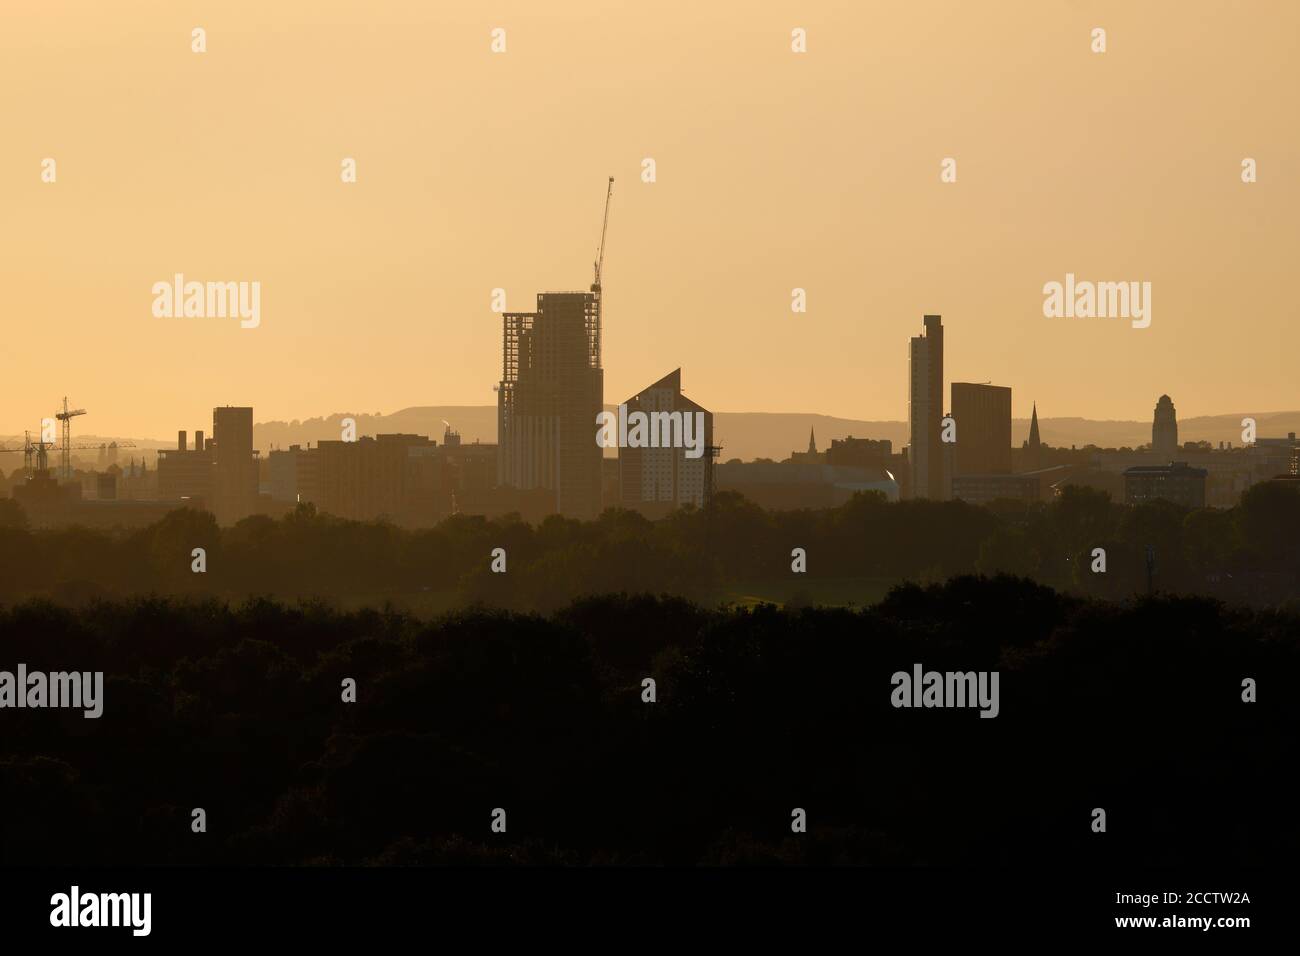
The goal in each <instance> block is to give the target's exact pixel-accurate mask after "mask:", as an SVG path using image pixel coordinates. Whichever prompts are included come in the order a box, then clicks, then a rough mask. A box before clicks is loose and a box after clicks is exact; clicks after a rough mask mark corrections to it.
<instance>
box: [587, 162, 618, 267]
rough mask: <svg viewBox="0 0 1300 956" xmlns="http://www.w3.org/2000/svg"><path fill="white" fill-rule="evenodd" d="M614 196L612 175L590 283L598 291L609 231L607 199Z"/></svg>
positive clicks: (606, 195) (607, 200) (606, 194)
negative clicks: (593, 277) (594, 276)
mask: <svg viewBox="0 0 1300 956" xmlns="http://www.w3.org/2000/svg"><path fill="white" fill-rule="evenodd" d="M613 196H614V177H613V176H610V177H609V188H608V189H607V190H606V192H605V222H604V223H603V224H602V225H601V227H600V247H599V248H598V249H597V250H596V281H595V282H593V283H592V285H591V290H592V291H593V292H599V291H600V270H601V269H602V268H603V267H604V265H605V234H606V233H607V232H608V231H609V201H610V199H611V198H613Z"/></svg>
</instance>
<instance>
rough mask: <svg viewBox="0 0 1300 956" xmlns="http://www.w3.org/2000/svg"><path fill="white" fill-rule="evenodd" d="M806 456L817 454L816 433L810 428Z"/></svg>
mask: <svg viewBox="0 0 1300 956" xmlns="http://www.w3.org/2000/svg"><path fill="white" fill-rule="evenodd" d="M808 454H810V455H815V454H817V432H816V431H815V430H814V429H813V428H812V427H811V426H809V428H808Z"/></svg>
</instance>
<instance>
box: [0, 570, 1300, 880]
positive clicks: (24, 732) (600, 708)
mask: <svg viewBox="0 0 1300 956" xmlns="http://www.w3.org/2000/svg"><path fill="white" fill-rule="evenodd" d="M19 662H22V663H25V664H26V665H27V667H28V669H29V671H32V670H44V671H58V670H78V671H86V670H103V671H105V672H106V679H105V684H104V694H103V715H102V717H100V718H99V719H97V720H96V719H85V718H83V717H82V715H81V713H80V711H54V710H38V709H23V710H15V709H3V710H0V730H2V731H3V733H0V806H2V807H3V808H4V812H3V813H2V814H0V864H27V863H41V864H54V863H78V864H87V863H88V864H99V863H104V864H131V863H204V864H217V863H236V864H243V863H257V864H310V865H329V864H340V863H348V864H352V863H385V864H435V863H454V862H488V863H495V862H501V863H507V862H510V863H683V864H690V863H718V864H729V863H768V862H771V863H871V864H889V863H901V864H960V865H969V866H976V867H989V866H994V865H1016V866H1033V865H1038V864H1046V863H1050V864H1051V865H1052V866H1053V867H1054V868H1060V867H1068V866H1071V865H1091V864H1098V865H1108V864H1135V863H1136V864H1196V865H1200V866H1211V865H1218V864H1224V865H1229V864H1231V865H1243V864H1245V865H1250V864H1256V863H1279V864H1286V865H1290V864H1291V863H1292V862H1293V860H1294V857H1295V854H1296V852H1297V851H1298V850H1300V818H1298V817H1297V816H1296V814H1295V812H1294V806H1293V796H1292V795H1293V789H1292V782H1291V768H1293V767H1294V766H1295V763H1296V759H1297V757H1300V753H1297V750H1298V748H1300V744H1298V741H1300V735H1298V734H1297V732H1296V731H1297V729H1300V727H1298V724H1300V698H1298V697H1297V695H1296V694H1295V693H1294V688H1295V687H1296V686H1297V682H1298V680H1300V617H1297V616H1296V615H1295V614H1287V613H1281V612H1277V611H1251V610H1248V609H1239V608H1229V607H1227V606H1225V605H1221V604H1218V603H1216V602H1212V601H1208V600H1204V599H1188V598H1181V599H1179V598H1164V597H1157V598H1154V599H1140V600H1138V601H1136V602H1133V603H1126V604H1122V605H1120V604H1114V603H1109V602H1096V601H1092V600H1090V599H1081V598H1074V597H1068V596H1063V595H1060V594H1058V593H1056V592H1053V591H1051V590H1050V589H1046V588H1043V587H1041V586H1039V585H1035V584H1033V583H1031V582H1028V581H1024V580H1017V579H1011V578H996V579H976V578H959V579H956V580H953V581H951V582H949V583H947V584H945V585H942V586H930V587H927V588H921V587H920V586H915V585H909V586H906V587H902V588H899V589H896V590H894V591H893V592H892V593H890V594H889V596H888V597H887V598H886V599H885V600H884V601H883V602H881V603H880V604H878V605H877V606H875V607H873V608H871V609H867V610H858V611H851V610H846V609H810V608H805V609H801V610H793V609H778V608H775V607H772V606H761V607H758V608H755V609H752V610H710V609H704V608H701V607H698V606H696V605H693V604H691V603H689V602H686V601H682V600H679V599H671V598H652V597H629V596H608V597H602V598H592V599H587V600H584V601H580V602H578V603H575V604H573V605H571V606H569V607H566V608H564V609H562V610H560V611H558V612H557V613H555V614H553V615H550V616H547V617H541V616H533V615H517V614H514V613H511V612H503V611H486V610H476V611H464V612H456V613H454V614H450V615H447V616H444V617H441V618H439V619H437V620H433V621H422V620H420V619H418V618H416V617H414V616H411V615H407V614H403V613H398V612H393V611H388V612H381V611H365V612H361V613H350V614H343V613H339V612H337V611H334V610H331V609H329V608H327V607H325V606H323V605H320V604H304V605H297V606H289V605H283V604H279V603H275V602H270V601H266V600H254V601H250V602H247V603H244V604H242V605H239V606H228V605H226V604H223V603H220V602H216V601H200V602H188V601H179V600H174V599H169V600H164V599H139V600H134V601H129V602H122V603H117V602H114V603H92V604H89V605H87V606H86V607H84V608H81V609H77V610H73V609H68V608H62V607H58V606H55V605H53V604H50V603H48V602H30V603H24V604H21V605H18V606H15V607H12V608H9V609H7V610H3V611H0V670H5V669H7V670H11V671H12V670H13V668H14V666H15V665H16V664H17V663H19ZM915 664H921V665H923V666H924V667H925V668H926V669H927V670H929V669H934V670H940V671H946V670H963V671H964V670H997V671H998V672H999V674H1000V685H999V686H1000V706H999V712H998V716H997V717H996V718H994V719H982V718H980V717H979V716H978V711H977V710H974V709H938V708H936V709H898V708H895V707H894V706H892V704H891V695H892V683H891V675H892V674H893V673H894V672H896V671H910V670H911V669H912V668H913V665H915ZM647 678H649V679H653V680H654V681H655V697H656V699H655V701H654V702H653V703H650V702H647V701H646V699H645V698H646V696H647V689H646V688H647V685H645V683H644V681H645V680H646V679H647ZM348 679H351V680H354V681H355V682H356V683H355V687H356V700H355V702H354V703H346V702H344V701H343V691H342V688H343V686H344V682H345V681H346V680H348ZM1246 679H1250V680H1253V681H1254V682H1255V683H1256V685H1257V694H1258V700H1257V702H1254V703H1248V702H1245V701H1244V700H1243V693H1244V691H1243V682H1244V681H1245V680H1246ZM196 808H202V809H203V810H204V812H205V815H206V832H203V833H196V832H194V830H193V826H192V823H193V820H194V817H193V810H195V809H196ZM496 808H501V809H503V810H504V811H505V813H506V817H505V821H506V831H505V832H504V833H494V832H493V831H492V829H491V822H492V812H493V810H494V809H496ZM795 808H801V809H803V810H804V811H805V812H806V814H807V821H808V828H807V832H806V833H799V834H796V833H794V832H792V829H791V821H792V811H793V810H794V809H795ZM1097 808H1101V809H1104V810H1105V812H1106V815H1107V816H1106V832H1105V833H1097V832H1094V831H1093V820H1094V815H1093V812H1094V810H1095V809H1097Z"/></svg>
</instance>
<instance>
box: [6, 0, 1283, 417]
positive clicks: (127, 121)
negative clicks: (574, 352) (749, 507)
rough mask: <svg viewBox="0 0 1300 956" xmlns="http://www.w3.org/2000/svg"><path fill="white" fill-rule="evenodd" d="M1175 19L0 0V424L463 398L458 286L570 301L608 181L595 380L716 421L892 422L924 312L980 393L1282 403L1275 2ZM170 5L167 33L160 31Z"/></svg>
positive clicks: (1024, 399) (354, 407)
mask: <svg viewBox="0 0 1300 956" xmlns="http://www.w3.org/2000/svg"><path fill="white" fill-rule="evenodd" d="M1179 9H1180V5H1178V4H1174V3H1144V4H1137V5H1135V4H1123V3H1097V4H1082V3H1029V2H1023V3H1019V2H1017V3H1000V4H997V5H995V6H993V7H992V8H986V7H983V6H981V7H976V6H974V5H968V4H960V3H955V2H954V3H918V4H909V5H906V6H904V7H880V8H874V7H871V8H868V7H865V6H863V5H859V4H854V3H847V2H845V3H825V4H817V5H814V6H811V7H809V6H807V5H800V4H772V5H763V6H761V7H755V6H753V5H748V4H740V3H723V4H714V5H709V6H707V7H700V6H698V5H693V4H687V3H676V2H668V3H656V4H653V5H647V6H646V7H644V8H636V7H629V8H628V9H625V10H624V9H620V10H619V11H618V12H617V15H616V16H615V15H614V14H612V13H611V12H610V11H608V10H607V8H606V6H605V5H602V4H599V3H594V2H593V3H586V2H564V3H555V4H548V5H546V8H545V10H542V9H540V8H538V7H536V5H533V4H525V3H503V4H500V5H497V6H496V7H494V8H493V9H492V10H490V11H483V10H478V9H473V8H467V9H461V10H457V9H443V8H441V7H432V6H430V5H428V4H424V3H416V2H400V3H392V4H386V5H385V6H384V8H383V10H382V12H380V13H376V12H375V11H371V10H368V9H365V8H363V7H361V6H359V5H344V4H323V5H322V4H320V3H310V4H309V3H305V2H298V0H293V2H282V3H276V4H274V5H262V4H257V3H252V2H235V3H229V4H223V5H222V6H221V7H219V8H208V7H205V6H203V5H195V4H180V5H177V4H171V3H163V2H143V3H137V4H133V5H131V6H130V7H128V8H111V9H110V8H98V7H93V6H82V5H64V4H53V5H44V6H40V7H25V8H24V9H23V10H22V11H21V12H14V13H10V14H8V15H7V16H6V26H5V30H4V32H3V34H0V79H2V80H3V81H4V82H3V88H4V90H5V91H6V92H5V93H4V94H3V97H4V107H3V112H4V115H5V116H6V138H5V139H6V145H5V148H4V149H3V150H0V183H3V184H4V185H3V190H4V193H3V201H4V203H5V207H6V210H7V215H6V218H7V219H8V220H9V221H10V222H11V223H13V222H18V223H22V224H23V225H22V228H21V229H9V230H5V231H4V232H3V234H0V257H2V258H3V261H4V262H5V264H6V274H7V276H9V279H10V281H8V282H7V283H6V291H7V296H8V302H7V307H8V312H9V314H10V315H11V316H13V317H15V320H14V321H11V322H9V323H7V326H6V329H7V347H8V351H9V353H10V354H11V355H12V356H21V357H25V358H26V359H27V360H25V361H22V362H11V363H10V365H9V367H8V368H7V369H6V373H5V375H4V376H3V379H0V410H2V413H0V433H5V434H21V432H22V431H23V430H25V429H28V428H36V427H37V426H38V424H39V419H40V418H41V417H42V416H46V415H49V414H51V413H52V411H53V408H54V405H55V403H56V402H57V401H58V400H59V399H60V397H61V396H62V395H64V394H68V395H70V396H71V398H72V400H73V401H74V402H75V403H76V404H78V405H83V406H85V407H87V408H89V409H90V410H91V413H92V416H93V418H92V417H89V416H88V418H87V419H85V420H84V421H85V423H86V424H85V426H84V427H85V428H86V429H89V430H90V431H93V432H94V433H96V434H102V435H128V436H137V437H158V438H165V437H167V436H169V435H171V434H174V433H175V431H176V429H177V428H178V427H183V426H188V427H190V428H194V427H197V426H199V425H202V424H203V423H204V422H205V421H210V419H211V409H212V407H213V406H214V405H216V404H224V403H227V402H229V403H232V404H245V405H253V406H255V407H256V409H257V419H258V421H271V420H285V421H289V420H292V419H295V418H298V419H302V418H308V417H311V416H320V415H328V414H331V413H333V412H339V411H349V410H351V411H360V410H364V411H368V412H370V411H384V412H393V411H396V410H399V409H402V408H406V407H413V406H427V405H489V404H493V403H494V401H495V396H494V395H493V393H492V385H493V384H494V383H496V382H497V381H498V380H499V378H500V373H501V366H500V342H501V318H500V316H499V315H498V314H496V313H494V312H492V311H491V309H490V303H491V296H492V291H493V290H494V289H497V288H501V289H504V290H505V291H506V295H507V303H508V304H507V307H508V308H509V309H511V310H525V309H531V308H532V307H533V302H534V296H535V293H536V292H538V291H542V290H549V289H583V288H586V286H587V284H588V283H589V282H590V272H591V261H592V258H593V254H594V250H595V247H596V245H597V242H598V240H599V229H600V221H601V213H602V201H603V199H604V195H603V188H602V187H603V183H604V181H605V178H606V177H607V176H610V175H612V176H614V177H616V179H617V181H618V185H617V189H616V193H615V196H614V200H613V203H612V210H611V217H610V230H609V240H608V252H607V260H606V267H605V285H604V289H605V294H604V356H603V366H604V369H605V379H606V380H605V383H604V396H605V399H606V401H607V402H616V401H619V400H621V399H622V398H623V397H626V396H628V395H631V394H634V393H635V392H636V391H637V390H639V389H641V388H642V387H644V386H645V385H646V384H647V383H649V382H653V381H656V380H657V379H659V378H660V377H661V376H662V375H663V374H664V373H665V372H666V371H668V370H670V369H672V368H676V367H678V366H681V367H682V368H683V374H684V380H685V383H686V388H687V390H688V392H689V394H690V395H691V397H692V398H694V399H696V400H697V401H699V402H701V403H703V404H704V405H705V406H707V407H709V408H712V409H717V410H720V411H756V412H763V411H769V412H806V413H814V412H815V413H821V414H827V415H835V416H841V417H845V418H855V419H863V420H869V421H902V420H905V419H906V418H907V362H906V339H908V338H909V337H910V336H912V335H914V334H916V325H917V322H918V317H919V316H921V315H922V314H926V313H935V314H942V315H943V316H944V324H945V328H946V335H947V350H946V351H947V355H948V357H949V358H948V362H949V364H948V368H947V370H946V378H947V379H949V380H950V381H971V382H985V381H992V382H994V383H995V384H999V385H1006V386H1010V387H1012V388H1013V403H1014V404H1013V409H1012V411H1013V414H1014V415H1015V416H1016V417H1017V418H1022V419H1023V418H1028V417H1029V414H1030V411H1031V408H1032V403H1034V402H1037V405H1038V408H1039V411H1040V413H1042V414H1051V415H1059V416H1082V417H1087V418H1094V419H1123V420H1143V419H1147V418H1148V417H1149V415H1150V413H1151V409H1152V406H1153V404H1154V401H1155V399H1156V397H1157V396H1159V395H1160V394H1162V393H1168V394H1170V395H1172V396H1174V398H1175V400H1176V401H1177V403H1178V410H1179V415H1180V417H1183V418H1191V417H1195V416H1198V415H1209V414H1226V413H1229V412H1237V411H1241V412H1255V413H1258V414H1263V413H1267V412H1270V411H1279V410H1284V409H1288V408H1292V407H1294V406H1295V404H1296V402H1295V399H1294V388H1293V386H1292V379H1291V376H1290V375H1289V374H1288V368H1287V366H1286V365H1285V364H1284V361H1283V357H1284V356H1287V355H1290V354H1292V353H1293V352H1294V351H1295V349H1296V347H1297V346H1298V345H1300V331H1297V322H1296V321H1295V319H1296V315H1295V304H1294V301H1293V297H1291V296H1290V295H1289V292H1288V288H1289V286H1288V281H1289V267H1290V265H1291V259H1292V252H1293V250H1292V248H1291V246H1292V243H1293V239H1294V222H1295V221H1296V218H1297V212H1298V211H1300V210H1298V209H1297V205H1298V204H1297V189H1296V186H1295V182H1296V177H1295V176H1294V170H1295V164H1296V160H1297V155H1298V152H1300V151H1298V150H1297V145H1300V144H1298V142H1297V136H1298V135H1300V134H1297V131H1296V129H1295V126H1294V124H1293V123H1290V122H1286V121H1284V118H1286V117H1289V116H1292V115H1295V113H1296V112H1297V110H1296V107H1297V102H1296V100H1297V93H1296V91H1297V90H1298V89H1300V83H1297V82H1296V80H1297V77H1296V70H1297V67H1296V63H1297V57H1296V54H1297V52H1300V51H1297V45H1300V44H1298V41H1297V37H1300V10H1298V9H1297V8H1295V7H1293V6H1289V5H1274V6H1273V7H1271V8H1270V9H1269V11H1268V17H1269V18H1270V22H1271V23H1272V24H1273V25H1272V27H1271V28H1269V29H1266V30H1261V29H1260V28H1259V24H1258V23H1257V22H1255V21H1256V19H1257V14H1256V13H1252V12H1249V11H1245V10H1242V9H1240V8H1237V7H1233V6H1223V7H1214V8H1209V9H1205V10H1202V11H1200V12H1199V13H1198V15H1197V16H1183V15H1178V11H1179ZM70 14H72V15H70ZM376 16H380V17H382V19H383V23H382V28H381V26H380V25H379V24H377V23H376V21H375V19H374V18H375V17H376ZM1102 22H1104V24H1105V27H1106V29H1107V31H1108V37H1109V48H1108V50H1107V52H1106V54H1105V55H1104V56H1097V55H1095V54H1094V53H1093V52H1092V51H1091V50H1090V49H1089V47H1088V42H1087V36H1088V30H1089V29H1090V28H1091V27H1092V26H1093V25H1094V24H1095V23H1102ZM195 24H202V26H203V27H204V28H206V30H207V31H208V34H209V36H210V42H209V47H208V50H207V52H206V53H205V54H204V55H203V56H201V57H195V56H194V55H193V53H192V52H191V51H190V49H189V47H188V45H187V43H186V42H181V41H178V40H177V38H178V37H180V38H185V37H187V36H188V35H189V33H190V31H191V29H192V28H193V27H194V25H195ZM795 25H798V26H802V27H803V28H805V29H806V30H807V36H808V53H807V54H806V55H804V56H797V57H796V56H791V55H790V30H791V28H792V26H795ZM494 27H503V28H504V29H505V30H506V31H507V34H506V37H507V44H508V45H507V50H506V52H505V53H504V54H499V55H493V54H492V53H491V52H490V50H489V44H490V42H491V36H490V31H491V30H492V29H493V28H494ZM348 157H351V158H354V159H355V160H356V164H357V165H356V170H357V181H356V182H355V183H343V182H341V181H340V174H339V171H340V163H341V161H342V160H344V159H345V158H348ZM946 157H952V158H954V159H955V160H956V163H957V167H956V168H957V180H956V182H953V183H942V182H941V181H940V163H941V161H942V160H943V159H944V158H946ZM1246 157H1251V158H1253V159H1255V160H1256V162H1257V164H1258V181H1257V182H1255V183H1250V184H1245V183H1243V182H1242V180H1241V175H1240V172H1241V163H1242V160H1243V159H1244V158H1246ZM46 158H53V159H55V160H56V161H57V164H58V165H57V168H58V176H57V181H55V182H43V181H42V178H41V170H42V167H41V163H42V161H43V160H44V159H46ZM646 158H653V159H654V161H655V166H656V180H655V182H653V183H647V182H643V181H642V179H641V173H642V169H643V165H642V163H643V160H644V159H646ZM178 272H180V273H184V274H185V275H186V276H187V277H191V278H194V279H197V280H199V281H208V280H216V281H245V280H247V281H258V282H260V283H261V287H262V302H261V321H260V324H259V325H258V327H257V328H248V329H241V328H240V327H239V323H238V322H237V321H234V322H230V321H223V320H214V319H184V318H176V319H171V318H168V319H161V318H156V317H155V316H154V315H153V314H152V313H151V309H150V306H151V301H152V296H151V292H150V290H151V287H152V286H153V284H154V283H156V282H158V281H160V280H170V279H171V277H172V276H173V275H174V274H175V273H178ZM1067 273H1074V274H1077V275H1078V276H1079V277H1080V278H1084V279H1091V280H1097V281H1105V280H1115V281H1129V280H1133V281H1142V282H1150V283H1151V285H1152V290H1153V291H1152V305H1153V321H1152V324H1151V326H1150V327H1149V328H1145V329H1137V328H1133V327H1131V326H1130V324H1129V322H1127V321H1122V320H1121V321H1116V320H1109V319H1048V318H1045V317H1044V316H1043V313H1042V304H1043V294H1042V288H1043V285H1044V283H1047V282H1051V281H1061V280H1062V279H1063V277H1064V276H1065V275H1066V274H1067ZM795 288H802V289H804V290H806V293H807V312H806V313H792V312H791V308H790V303H791V290H792V289H795Z"/></svg>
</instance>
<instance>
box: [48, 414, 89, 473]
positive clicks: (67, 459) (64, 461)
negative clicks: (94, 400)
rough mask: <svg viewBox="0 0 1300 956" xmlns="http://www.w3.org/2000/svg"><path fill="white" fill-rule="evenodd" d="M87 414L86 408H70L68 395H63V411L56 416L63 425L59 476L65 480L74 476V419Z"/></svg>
mask: <svg viewBox="0 0 1300 956" xmlns="http://www.w3.org/2000/svg"><path fill="white" fill-rule="evenodd" d="M84 414H86V410H85V409H84V408H74V409H71V410H69V409H68V396H66V395H64V396H63V411H61V412H56V413H55V415H54V417H55V418H57V419H58V420H59V422H60V423H61V424H62V426H63V434H62V445H63V452H62V455H61V456H60V461H59V477H60V478H62V479H64V480H65V481H66V480H67V479H68V478H71V477H72V420H73V419H74V418H76V417H77V416H78V415H84Z"/></svg>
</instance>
